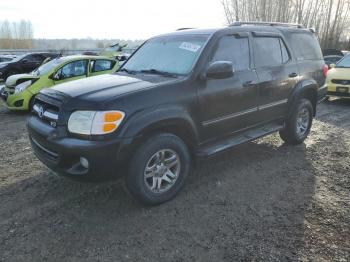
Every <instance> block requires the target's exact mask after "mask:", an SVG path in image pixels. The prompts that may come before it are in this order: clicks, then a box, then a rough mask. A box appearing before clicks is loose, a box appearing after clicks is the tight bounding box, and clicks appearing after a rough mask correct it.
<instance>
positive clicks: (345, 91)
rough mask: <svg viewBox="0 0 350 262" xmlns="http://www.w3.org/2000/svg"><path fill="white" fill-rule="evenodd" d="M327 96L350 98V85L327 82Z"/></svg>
mask: <svg viewBox="0 0 350 262" xmlns="http://www.w3.org/2000/svg"><path fill="white" fill-rule="evenodd" d="M327 96H336V97H346V98H350V85H337V84H333V83H332V82H329V83H328V85H327Z"/></svg>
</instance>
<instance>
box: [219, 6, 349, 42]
mask: <svg viewBox="0 0 350 262" xmlns="http://www.w3.org/2000/svg"><path fill="white" fill-rule="evenodd" d="M222 5H223V8H224V12H225V16H226V22H227V23H228V24H230V23H233V22H235V21H262V22H267V21H268V22H284V23H298V24H302V25H304V26H305V27H308V28H314V29H315V30H316V33H317V36H318V38H319V40H320V43H321V46H322V48H346V47H347V48H349V47H350V42H349V36H348V34H349V31H348V30H349V26H350V19H349V17H348V16H349V11H350V0H279V1H276V0H222ZM345 45H346V46H345Z"/></svg>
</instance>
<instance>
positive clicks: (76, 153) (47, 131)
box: [27, 116, 131, 177]
mask: <svg viewBox="0 0 350 262" xmlns="http://www.w3.org/2000/svg"><path fill="white" fill-rule="evenodd" d="M27 128H28V132H29V139H30V142H31V144H32V148H33V150H34V153H35V155H36V156H37V157H38V158H39V160H41V162H43V163H44V164H45V165H46V166H47V167H49V168H50V169H51V170H53V171H54V172H57V173H59V174H62V175H67V176H74V177H96V176H99V177H105V176H106V177H107V176H116V175H118V168H119V167H120V166H121V165H122V163H123V162H125V155H126V151H127V149H126V148H129V147H128V145H129V143H131V140H129V139H113V140H108V141H106V140H104V141H91V140H84V139H77V138H70V137H61V138H59V137H58V136H57V131H56V129H55V128H53V127H51V126H48V125H46V124H45V123H43V122H42V121H41V120H39V119H38V118H37V117H33V116H30V117H29V118H28V121H27ZM82 157H83V158H85V159H86V160H87V161H88V168H86V167H84V166H83V165H82V164H81V162H80V159H81V158H82Z"/></svg>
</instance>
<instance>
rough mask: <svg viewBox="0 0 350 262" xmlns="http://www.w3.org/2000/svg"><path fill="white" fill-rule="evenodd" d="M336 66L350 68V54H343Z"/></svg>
mask: <svg viewBox="0 0 350 262" xmlns="http://www.w3.org/2000/svg"><path fill="white" fill-rule="evenodd" d="M336 67H346V68H350V56H349V55H347V56H345V57H344V58H343V59H342V60H340V61H339V62H338V63H337V65H336Z"/></svg>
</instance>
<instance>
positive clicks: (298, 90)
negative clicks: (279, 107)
mask: <svg viewBox="0 0 350 262" xmlns="http://www.w3.org/2000/svg"><path fill="white" fill-rule="evenodd" d="M317 90H318V84H317V82H316V81H315V80H313V79H303V80H301V81H299V82H298V83H297V84H296V85H295V87H294V88H293V90H292V92H291V94H290V96H289V99H288V116H290V114H291V112H292V110H291V109H292V107H293V106H294V104H295V102H296V101H298V100H299V99H301V98H306V99H308V100H310V102H311V104H312V108H313V114H314V116H315V115H316V107H317Z"/></svg>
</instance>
